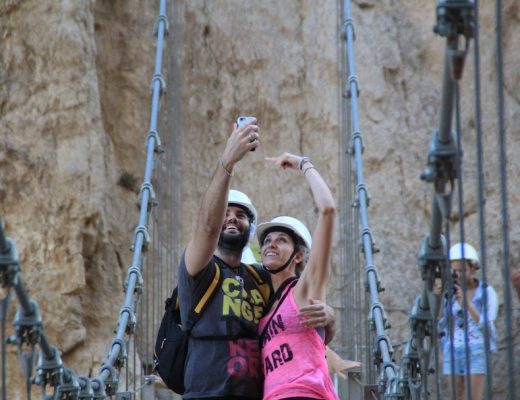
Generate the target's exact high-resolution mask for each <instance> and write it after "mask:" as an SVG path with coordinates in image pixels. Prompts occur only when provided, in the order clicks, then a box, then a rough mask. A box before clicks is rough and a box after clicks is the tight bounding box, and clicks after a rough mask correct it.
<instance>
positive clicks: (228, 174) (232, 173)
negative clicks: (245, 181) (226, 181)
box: [220, 159, 235, 176]
mask: <svg viewBox="0 0 520 400" xmlns="http://www.w3.org/2000/svg"><path fill="white" fill-rule="evenodd" d="M220 166H221V167H222V168H223V169H224V171H226V174H227V176H235V173H234V172H233V170H231V171H230V170H228V169H227V168H226V166H225V165H224V162H223V161H222V159H221V160H220Z"/></svg>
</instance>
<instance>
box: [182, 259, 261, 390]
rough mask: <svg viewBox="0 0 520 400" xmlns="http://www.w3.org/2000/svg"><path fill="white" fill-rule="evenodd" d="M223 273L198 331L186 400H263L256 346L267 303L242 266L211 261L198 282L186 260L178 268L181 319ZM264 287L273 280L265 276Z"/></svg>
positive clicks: (188, 368)
mask: <svg viewBox="0 0 520 400" xmlns="http://www.w3.org/2000/svg"><path fill="white" fill-rule="evenodd" d="M215 263H218V265H219V267H220V270H221V278H220V281H219V286H218V288H217V289H216V290H215V293H214V295H213V297H212V299H211V300H210V301H209V302H208V303H207V304H206V305H205V307H204V310H203V312H202V315H201V318H200V319H199V321H198V322H197V324H196V325H195V326H194V328H193V330H192V332H191V335H190V342H189V346H188V356H187V360H186V368H185V374H184V385H185V387H186V392H185V394H184V398H185V399H191V398H203V397H218V396H239V397H243V398H248V399H261V398H262V389H263V378H262V370H261V363H260V355H261V353H260V348H259V344H258V323H259V321H260V318H261V317H262V314H263V312H264V308H265V301H264V299H263V297H262V294H261V291H260V288H259V287H258V284H257V282H256V280H255V279H254V278H253V276H252V275H251V274H250V272H249V271H248V270H247V267H246V266H245V265H243V264H241V265H240V267H238V268H237V269H235V270H233V269H231V268H230V267H228V266H227V265H226V264H225V263H224V262H223V261H222V260H220V259H218V258H217V257H215V256H214V257H213V258H212V260H211V261H210V263H209V264H208V266H206V267H205V268H204V270H202V271H201V272H200V273H199V274H198V275H197V276H196V277H191V276H190V275H189V274H188V272H187V270H186V264H185V260H184V255H183V256H182V259H181V262H180V265H179V301H180V310H181V319H182V321H183V322H184V321H186V318H187V316H188V313H190V312H191V310H193V308H194V307H195V305H196V304H197V303H198V301H199V300H200V298H201V297H202V295H203V294H204V292H205V291H206V289H207V288H208V287H209V284H210V282H211V281H212V279H213V277H214V276H215V270H216V268H215ZM257 272H258V273H260V274H261V275H262V278H264V281H265V282H269V279H270V277H268V276H266V274H265V273H264V272H263V271H262V270H261V269H257Z"/></svg>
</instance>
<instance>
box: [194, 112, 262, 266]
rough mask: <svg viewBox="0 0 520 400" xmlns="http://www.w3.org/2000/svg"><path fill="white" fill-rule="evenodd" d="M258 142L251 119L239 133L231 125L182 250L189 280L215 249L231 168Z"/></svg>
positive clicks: (256, 131)
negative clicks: (193, 229) (192, 229)
mask: <svg viewBox="0 0 520 400" xmlns="http://www.w3.org/2000/svg"><path fill="white" fill-rule="evenodd" d="M258 138H259V136H258V126H256V119H255V120H253V121H252V122H251V123H250V124H249V125H246V126H245V127H243V128H241V129H238V128H237V126H236V125H235V126H234V129H233V133H231V136H230V137H229V138H228V140H227V143H226V147H225V149H224V152H223V153H222V156H221V158H220V159H219V161H218V165H217V168H216V170H215V173H214V174H213V177H212V178H211V182H210V184H209V186H208V188H207V190H206V193H205V194H204V197H203V199H202V203H201V206H200V210H199V214H198V219H197V226H196V228H195V232H194V234H193V237H192V238H191V240H190V242H189V243H188V247H187V248H186V254H185V261H186V269H187V270H188V273H189V274H190V275H191V276H195V275H197V274H198V273H199V272H200V271H202V270H203V269H204V267H206V265H208V263H209V261H210V260H211V257H212V256H213V253H214V252H215V249H216V248H217V244H218V239H219V236H220V232H221V230H222V224H223V223H224V217H225V215H226V209H227V198H228V193H229V187H230V182H231V177H232V176H233V168H234V167H235V164H236V163H237V162H238V161H240V160H241V159H242V158H243V157H244V156H245V155H246V154H247V153H248V152H249V151H250V150H251V149H254V148H256V147H257V146H258V144H259V139H258Z"/></svg>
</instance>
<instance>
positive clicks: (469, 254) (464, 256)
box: [450, 243, 480, 269]
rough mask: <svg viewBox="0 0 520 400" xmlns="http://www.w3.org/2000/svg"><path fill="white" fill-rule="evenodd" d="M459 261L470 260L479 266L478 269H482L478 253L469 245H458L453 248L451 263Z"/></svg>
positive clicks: (451, 250)
mask: <svg viewBox="0 0 520 400" xmlns="http://www.w3.org/2000/svg"><path fill="white" fill-rule="evenodd" d="M458 260H469V261H473V263H475V265H476V266H477V269H478V268H480V260H479V258H478V253H477V251H476V250H475V248H474V247H473V246H471V245H470V244H467V243H457V244H454V245H453V246H451V249H450V261H458Z"/></svg>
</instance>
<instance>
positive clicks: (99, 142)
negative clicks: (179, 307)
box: [0, 0, 520, 399]
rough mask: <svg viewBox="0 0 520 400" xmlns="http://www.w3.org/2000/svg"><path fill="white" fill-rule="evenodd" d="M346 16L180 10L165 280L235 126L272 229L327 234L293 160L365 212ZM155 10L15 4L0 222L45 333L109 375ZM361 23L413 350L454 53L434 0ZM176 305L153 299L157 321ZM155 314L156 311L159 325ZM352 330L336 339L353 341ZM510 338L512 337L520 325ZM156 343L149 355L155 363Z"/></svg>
mask: <svg viewBox="0 0 520 400" xmlns="http://www.w3.org/2000/svg"><path fill="white" fill-rule="evenodd" d="M342 3H343V2H342V1H323V0H320V1H314V0H300V1H296V0H290V1H283V2H280V1H276V0H268V1H262V2H244V1H240V0H231V1H225V2H224V1H203V0H194V1H190V2H184V1H180V0H172V1H170V2H168V7H167V14H168V19H169V28H170V35H169V37H168V39H167V43H166V50H165V54H164V56H165V58H164V63H163V72H164V74H165V79H166V82H167V84H168V85H167V86H168V89H167V95H166V97H165V98H163V100H162V117H161V123H160V128H161V129H160V130H161V132H160V133H161V136H162V140H163V142H164V144H165V148H166V149H167V152H166V153H165V154H163V156H162V163H161V164H160V168H159V171H160V173H161V178H160V179H162V181H161V185H163V186H164V187H163V188H162V189H161V190H163V191H164V193H165V194H164V195H163V196H162V197H161V201H160V205H159V209H160V210H162V211H160V212H159V214H158V216H157V220H156V222H157V224H159V225H160V224H161V223H165V224H167V225H168V226H170V228H169V229H167V230H166V231H165V232H166V233H164V232H161V231H155V233H156V234H157V233H160V235H158V236H160V238H155V240H156V241H159V243H162V244H164V246H170V247H169V248H171V249H173V250H174V255H175V256H174V257H173V258H171V259H170V258H168V259H164V260H166V261H164V260H163V263H162V264H164V265H163V267H164V268H165V269H166V270H167V271H168V272H167V273H168V274H171V275H172V276H173V275H174V274H175V269H174V267H175V265H176V264H177V262H178V259H179V256H180V252H181V251H182V249H183V247H184V246H185V244H186V243H187V241H188V240H189V238H190V234H191V232H192V231H193V228H194V225H195V221H196V215H197V210H198V206H199V202H200V199H201V196H202V195H203V193H204V191H205V189H206V186H207V184H208V182H209V179H210V178H211V176H212V174H213V172H214V170H215V168H217V166H218V159H219V157H220V154H221V152H222V150H223V148H224V145H225V141H226V139H227V137H228V135H229V134H230V132H231V130H232V123H233V121H234V120H235V119H236V117H237V116H239V115H255V116H256V117H257V118H258V121H259V125H260V128H261V147H260V148H259V149H258V150H257V151H256V152H254V153H251V154H249V155H248V156H247V157H246V158H245V160H244V161H242V162H241V163H239V164H238V165H237V167H236V171H235V178H234V180H233V183H232V186H233V187H235V188H237V189H240V190H243V191H244V192H246V193H248V194H250V195H251V197H252V198H253V201H254V202H255V204H256V205H257V207H258V209H259V213H260V220H262V221H264V220H268V219H271V218H272V217H274V216H277V215H282V214H288V215H293V216H296V217H298V218H301V219H302V220H304V221H305V222H306V223H307V224H308V225H309V226H311V227H312V226H313V225H314V223H315V221H316V212H315V209H314V206H313V201H312V197H311V195H310V192H309V190H308V189H307V186H306V184H305V182H304V180H303V178H302V177H301V176H300V174H298V173H296V172H294V171H278V170H276V169H275V168H274V167H272V166H271V165H268V164H266V162H265V161H264V157H266V156H274V155H278V154H279V153H281V152H282V151H290V152H294V153H298V154H306V155H309V156H310V157H312V159H313V162H314V164H315V165H316V167H318V168H319V169H320V171H321V172H322V174H323V176H324V177H325V178H326V180H327V181H328V183H329V184H330V186H331V189H332V191H333V194H334V195H335V197H336V199H337V203H338V208H339V209H340V211H341V213H342V215H344V213H346V212H350V211H349V210H350V207H351V201H352V199H347V198H345V196H344V187H345V185H349V184H350V182H354V180H353V178H352V177H349V176H345V170H344V166H345V165H346V164H348V163H350V162H351V160H350V156H349V155H348V154H347V153H346V151H347V149H346V145H347V144H348V139H349V136H350V134H351V130H350V127H349V126H347V123H346V120H345V119H344V118H343V117H342V106H341V102H342V101H343V89H344V87H343V86H342V85H345V83H342V79H341V78H342V77H341V75H342V71H344V67H345V59H344V57H343V53H342V39H341V37H340V35H341V30H342V25H343V17H342V15H341V8H342ZM426 3H431V4H426ZM481 3H482V4H481V9H480V11H479V14H480V26H479V29H480V61H481V62H480V78H481V94H482V99H481V111H482V121H481V123H482V127H481V130H482V145H483V149H484V160H485V163H484V168H485V172H484V174H483V177H484V179H485V183H484V195H485V212H486V214H485V220H486V240H487V255H488V257H487V266H488V272H487V276H488V280H489V282H490V284H491V285H492V286H493V287H494V288H495V289H496V290H497V292H498V293H499V297H500V299H501V309H500V318H499V321H498V322H497V326H498V329H499V332H505V325H504V302H503V298H504V297H503V293H504V277H503V276H502V274H501V267H502V265H503V258H504V255H503V247H502V240H503V238H502V226H503V221H502V219H501V187H500V175H499V156H498V153H499V148H498V137H497V121H498V116H497V100H496V95H495V94H496V91H497V86H496V76H497V70H496V64H495V57H496V48H495V36H494V29H495V28H494V24H495V21H494V5H493V4H492V2H481ZM503 4H504V32H503V54H504V73H505V82H504V89H505V91H504V94H505V103H506V107H505V114H504V116H505V130H506V133H507V155H508V162H507V173H508V176H507V178H508V184H509V186H508V193H507V195H508V200H509V209H508V211H509V221H510V226H509V235H510V240H511V247H510V251H511V254H510V262H511V265H512V266H513V267H517V265H518V263H519V262H520V251H519V248H520V247H519V244H520V243H519V242H520V230H519V228H518V226H517V225H516V224H515V223H514V222H515V221H517V220H518V219H519V217H520V215H519V213H520V210H519V209H518V208H515V207H514V205H515V204H516V203H518V201H519V196H520V192H519V189H518V185H517V184H516V183H517V181H518V176H520V171H519V169H520V162H519V160H518V158H517V157H515V156H516V154H518V152H519V150H520V149H519V146H520V133H519V128H518V125H519V124H518V123H517V122H518V121H519V118H520V107H519V101H520V97H519V93H520V91H519V90H518V89H519V85H520V83H519V82H520V80H519V79H518V74H519V72H518V71H519V69H518V67H517V65H518V61H519V60H518V57H520V56H519V52H518V51H515V49H518V42H519V38H520V24H519V23H518V22H519V20H520V7H519V5H518V4H517V2H515V1H514V0H507V1H505V2H503ZM157 14H158V2H157V1H150V0H146V1H139V0H128V1H125V2H113V1H111V0H97V1H92V0H91V1H83V2H56V1H53V0H39V1H35V0H25V1H24V0H8V1H5V2H4V3H3V4H2V5H0V33H1V37H2V40H1V41H0V46H1V47H0V82H1V85H0V128H1V130H0V135H1V136H0V215H1V217H2V218H3V220H4V223H5V229H6V232H7V233H8V235H9V236H10V237H11V238H12V239H14V241H15V243H16V245H17V249H18V252H19V256H20V261H21V265H22V278H23V280H24V283H25V285H26V287H27V289H28V291H29V293H30V295H31V297H33V298H34V299H36V300H37V301H38V303H39V304H40V307H41V311H42V317H43V319H44V321H45V332H46V334H47V335H48V337H49V339H50V340H51V342H53V343H54V344H55V345H56V346H57V347H58V348H59V350H60V351H61V352H62V356H63V359H64V361H65V363H66V364H67V365H68V366H70V367H72V368H73V369H74V370H76V371H78V373H80V374H93V375H95V374H96V373H97V370H98V368H99V365H100V362H102V361H103V360H104V357H105V356H106V353H107V351H108V347H107V346H108V344H109V343H110V340H111V339H112V337H113V329H114V327H115V324H116V322H117V318H118V315H119V309H120V306H121V304H122V301H123V292H122V284H123V281H124V279H125V276H126V271H127V268H128V267H129V265H130V262H131V253H130V252H129V251H128V247H129V245H130V244H131V243H132V240H133V235H134V229H135V226H136V225H137V221H138V210H137V209H136V207H135V203H136V200H137V192H138V190H139V187H138V185H139V183H140V182H141V181H142V179H143V174H144V172H143V171H144V162H145V156H146V155H145V146H144V144H145V138H146V134H147V131H148V129H149V118H150V104H151V99H150V81H151V78H152V76H153V74H154V65H155V38H154V36H153V35H152V31H153V27H154V23H155V18H156V17H157ZM352 16H353V19H354V23H355V32H356V41H355V58H356V67H357V71H356V74H357V77H358V80H359V83H360V89H361V91H360V97H359V117H360V128H361V131H362V133H363V141H364V145H365V152H364V156H363V157H364V161H363V163H364V174H365V181H366V184H367V186H368V188H369V191H370V194H371V203H370V207H369V221H370V224H371V227H372V229H373V232H374V235H375V238H376V240H377V246H378V247H379V249H380V250H381V251H380V253H378V254H377V256H376V258H375V263H376V265H377V267H378V269H379V272H380V275H381V279H382V282H383V285H384V286H385V288H386V291H385V292H384V293H382V295H381V299H382V301H383V303H384V305H385V308H386V309H387V314H388V317H389V319H390V322H391V323H392V326H393V328H392V329H391V330H389V331H388V334H389V336H390V337H391V339H392V341H393V342H394V343H401V342H403V341H404V340H405V339H406V338H407V337H408V335H409V329H408V326H407V321H406V319H407V315H408V311H409V309H410V307H411V305H412V303H413V300H414V299H415V297H416V296H417V294H418V293H419V288H420V275H419V272H418V269H417V266H416V262H417V260H416V255H417V252H418V250H419V245H420V243H421V241H422V240H423V238H424V235H425V234H426V233H427V232H428V229H429V223H430V217H431V215H430V213H431V190H432V188H431V186H430V185H429V184H427V183H425V182H422V181H421V180H420V179H419V174H420V172H421V171H422V170H423V169H424V167H425V166H426V160H427V149H428V141H429V138H430V133H431V131H432V130H433V129H437V128H438V126H439V119H440V115H439V110H440V103H441V80H442V74H443V57H444V48H445V43H444V39H442V38H440V37H439V36H436V35H435V34H434V33H433V32H432V27H433V25H434V24H435V2H433V1H432V2H418V1H411V0H410V1H403V2H399V4H398V5H396V2H393V1H382V2H376V1H368V0H364V1H361V0H358V1H353V2H352ZM474 48H475V46H474V43H473V42H472V43H471V46H470V53H469V56H468V59H467V60H466V66H465V71H464V76H463V80H462V81H461V85H460V86H461V119H460V125H461V128H462V129H461V139H462V145H463V149H464V160H463V171H462V175H463V182H464V211H463V216H464V217H465V218H464V221H465V224H464V227H465V235H466V237H467V240H468V241H469V242H471V243H474V244H475V246H476V247H478V245H479V214H478V196H477V187H478V173H477V169H476V168H477V157H476V151H475V146H476V132H475V130H476V129H475V127H476V125H477V121H476V119H475V113H474V108H475V96H474V87H473V84H472V82H473V79H472V76H473V73H474V66H473V58H472V57H473V53H472V51H473V49H474ZM342 131H343V133H342ZM122 177H126V178H125V179H122ZM170 179H171V181H169V180H170ZM168 185H169V186H168ZM166 186H167V188H166ZM158 192H160V190H158ZM456 204H457V197H455V198H454V205H456ZM460 215H461V213H460V212H459V210H458V209H457V210H455V211H454V220H455V223H454V224H452V226H451V238H452V240H453V241H455V240H458V237H459V235H460V233H459V232H460V221H461V218H460ZM165 221H167V222H165ZM343 224H344V221H338V235H337V238H336V243H335V255H334V257H333V263H332V265H333V271H334V276H333V279H332V280H331V285H330V290H329V302H330V303H331V304H333V305H338V304H340V302H341V301H340V300H341V298H342V297H346V296H348V294H346V293H345V290H344V289H342V285H341V284H340V282H341V280H340V279H337V278H338V277H339V276H340V275H341V274H342V271H343V269H344V267H345V265H344V264H345V263H346V262H347V261H346V260H345V259H344V258H343V257H342V256H340V254H341V251H340V247H341V246H343V245H344V244H345V241H349V239H350V238H346V237H345V236H344V234H343V233H342V232H344V230H343ZM353 232H354V233H355V234H357V232H358V229H357V228H354V230H353ZM354 242H357V238H355V239H354ZM348 256H349V257H350V256H351V255H348ZM361 261H363V258H362V256H361ZM151 274H152V275H153V272H152V273H151ZM168 276H169V275H168ZM346 278H347V279H349V277H348V276H347V277H346ZM362 278H363V274H361V275H360V280H362ZM172 281H173V279H172ZM161 287H162V286H161ZM165 290H166V291H167V289H165ZM161 293H162V292H161ZM159 297H160V298H159ZM163 297H164V296H163V295H161V296H155V298H154V300H153V301H152V302H153V303H154V304H156V303H157V304H158V305H160V304H162V301H163ZM152 298H153V296H152ZM513 305H514V306H518V299H516V298H515V299H513ZM159 309H160V307H159V306H157V307H155V308H154V311H153V312H154V313H156V314H160V310H159ZM157 310H159V311H157ZM12 317H13V312H11V314H10V316H9V320H11V319H12ZM515 323H516V324H517V322H516V320H515ZM345 326H346V325H342V329H343V331H342V332H339V333H338V338H337V341H338V343H343V339H342V335H346V334H347V333H348V332H349V331H348V330H347V331H345ZM515 329H516V330H515V332H516V337H517V336H518V335H517V334H518V329H519V328H518V324H517V325H515ZM151 336H153V335H150V337H151ZM150 337H149V338H148V339H146V344H144V345H143V346H144V347H146V346H148V350H149V349H150V347H149V346H150V344H151V341H152V340H153V338H150ZM503 337H504V336H502V337H501V341H500V343H499V348H501V349H502V350H501V351H499V354H498V355H497V356H496V358H495V361H494V367H495V366H497V368H496V369H495V370H496V371H498V372H497V374H498V375H497V376H495V377H494V380H493V383H494V388H495V389H494V390H495V391H496V393H497V394H498V393H500V391H501V390H503V389H501V388H503V387H504V386H505V385H504V382H505V379H506V375H505V374H506V371H504V368H499V367H500V366H503V365H505V364H504V363H505V356H504V354H503V353H504V352H503V349H504V342H503ZM516 348H520V347H519V346H516ZM142 349H143V347H141V348H140V351H143V350H142ZM142 356H143V358H144V359H146V358H147V356H145V355H142ZM9 360H10V361H9V365H10V368H8V379H9V382H10V384H9V391H10V397H9V398H13V399H15V398H23V393H24V390H25V389H24V388H23V384H22V383H21V382H23V378H22V375H21V373H20V369H19V368H18V366H17V359H16V354H15V351H14V349H11V353H10V358H9ZM517 372H518V371H517ZM501 374H503V375H501Z"/></svg>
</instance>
